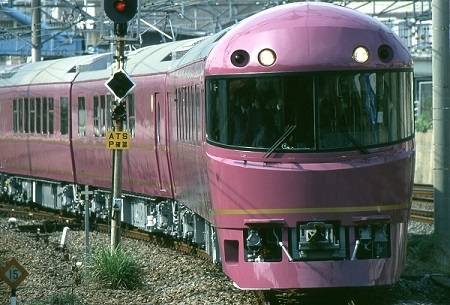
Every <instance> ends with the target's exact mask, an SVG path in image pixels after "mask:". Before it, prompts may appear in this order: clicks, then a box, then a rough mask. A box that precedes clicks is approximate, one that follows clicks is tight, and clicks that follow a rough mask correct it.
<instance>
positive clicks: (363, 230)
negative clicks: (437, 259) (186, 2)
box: [0, 2, 415, 289]
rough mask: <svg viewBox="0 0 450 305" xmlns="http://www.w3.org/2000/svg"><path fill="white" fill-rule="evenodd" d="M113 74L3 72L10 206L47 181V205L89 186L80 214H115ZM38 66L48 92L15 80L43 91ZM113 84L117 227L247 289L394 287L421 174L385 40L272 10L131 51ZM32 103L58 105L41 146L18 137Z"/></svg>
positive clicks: (302, 6)
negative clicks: (119, 201)
mask: <svg viewBox="0 0 450 305" xmlns="http://www.w3.org/2000/svg"><path fill="white" fill-rule="evenodd" d="M111 59H112V57H111V55H100V56H91V57H83V58H78V59H66V60H59V61H51V62H48V63H37V64H31V65H24V66H23V67H18V68H15V69H11V70H10V71H6V72H5V73H3V74H2V79H1V80H0V107H1V108H0V109H1V112H0V115H1V118H2V120H1V123H0V124H1V125H0V126H1V128H2V130H1V131H2V133H1V138H0V141H1V142H2V144H3V143H4V144H5V145H2V148H1V149H0V151H1V154H0V158H1V159H0V162H1V163H0V165H1V167H0V172H1V173H2V174H1V177H2V180H5V179H6V180H7V182H8V183H9V185H8V188H7V189H8V191H7V193H8V194H9V195H11V194H12V193H16V194H19V195H20V194H23V193H24V192H23V191H21V190H20V188H22V189H23V188H25V189H27V192H25V193H27V194H30V195H31V197H33V199H36V197H37V196H36V191H35V189H34V188H33V187H32V185H33V183H41V182H40V181H43V182H44V183H45V184H46V185H48V184H50V185H51V188H53V189H54V190H53V191H47V188H48V187H45V188H44V187H42V188H40V189H42V190H44V189H45V190H46V191H45V193H46V196H44V197H45V200H41V201H40V203H41V204H44V203H43V201H46V202H47V199H49V200H50V201H51V198H50V197H51V196H56V197H58V198H62V199H61V200H64V202H69V201H71V202H72V203H76V202H79V201H77V200H76V195H75V193H76V192H77V188H79V187H80V186H82V185H89V186H93V187H95V188H96V189H95V191H94V193H95V195H94V201H95V204H94V205H93V208H91V209H93V210H95V211H96V212H98V211H99V210H106V209H107V208H108V207H109V206H110V200H111V194H110V178H111V165H110V164H111V152H110V151H109V150H107V149H106V147H105V146H106V138H105V135H106V132H107V131H108V130H111V128H112V121H111V114H110V109H111V108H112V105H113V104H114V102H113V98H112V97H111V95H110V94H109V93H108V91H107V89H106V88H105V86H104V83H105V81H106V80H107V79H108V78H109V76H110V75H111V73H112V71H113V67H111V66H110V63H111ZM47 66H48V67H49V69H50V68H51V67H52V66H53V67H58V69H59V70H58V71H59V72H58V73H59V74H58V75H57V74H56V72H55V73H54V74H53V76H54V77H55V79H59V81H58V82H56V81H55V82H53V81H48V83H46V82H45V81H42V84H38V83H37V82H36V81H35V80H34V79H33V78H32V77H29V79H28V80H26V78H25V76H23V79H22V78H15V77H14V75H20V73H22V74H23V75H25V74H26V72H25V71H26V67H32V69H33V70H34V71H35V72H33V73H34V75H42V76H43V75H47V74H48V73H49V71H52V70H51V69H50V70H49V69H47V68H46V67H47ZM44 68H45V69H44ZM125 69H126V71H127V72H128V73H129V74H130V76H131V78H132V79H133V81H134V82H135V83H136V84H137V86H136V87H135V89H134V90H133V91H132V92H131V94H130V95H129V96H128V97H127V98H126V99H125V100H124V102H123V103H122V105H124V106H125V107H126V110H127V114H128V116H127V121H126V124H125V125H126V130H128V131H129V132H130V134H131V148H130V149H129V150H126V151H125V152H124V155H123V197H124V206H123V209H122V220H123V221H125V222H127V223H130V224H132V225H135V226H137V227H138V228H140V229H143V230H147V231H149V232H162V233H166V234H170V235H171V236H173V237H174V238H179V239H184V240H186V241H188V242H191V243H193V244H196V245H197V246H198V247H201V248H203V249H205V251H206V252H207V253H209V254H210V255H211V256H212V257H213V260H214V261H216V262H221V263H222V266H223V270H224V272H225V273H226V274H227V275H228V276H229V277H230V279H231V280H233V281H234V283H235V284H236V286H237V287H240V288H242V289H287V288H312V287H343V286H370V285H383V284H390V283H394V282H395V281H396V280H397V279H398V278H399V276H400V274H401V272H402V269H403V267H404V265H405V257H406V253H405V251H406V234H407V221H408V214H409V209H410V203H411V197H412V185H413V173H414V158H415V154H414V150H415V148H414V120H413V107H412V106H413V104H412V60H411V57H410V55H409V53H408V51H407V48H406V47H405V46H404V45H403V44H402V43H401V41H400V40H399V39H398V37H396V36H395V35H394V34H393V33H392V32H391V31H390V30H389V29H388V28H386V27H385V26H384V25H382V24H381V23H380V22H378V21H376V20H374V19H372V18H370V17H368V16H366V15H364V14H362V13H358V12H356V11H353V10H350V9H347V8H342V7H339V6H335V5H330V4H324V3H312V2H306V3H294V4H287V5H280V6H278V7H275V8H272V9H268V10H266V11H263V12H261V13H258V14H256V15H254V16H252V17H250V18H248V19H246V20H244V21H242V22H240V23H239V24H237V25H235V26H234V27H232V28H230V29H226V30H224V31H222V32H220V33H217V34H215V35H212V36H209V37H205V38H202V39H193V40H188V41H182V42H173V43H167V44H162V45H158V46H152V47H148V48H143V49H140V50H136V51H133V52H131V53H130V54H128V55H127V63H126V67H125ZM8 73H9V74H8ZM50 74H51V72H50ZM49 80H50V79H49ZM31 84H32V85H31ZM39 90H41V91H39ZM42 90H46V92H51V94H52V96H51V97H52V99H53V101H54V103H53V115H54V117H53V119H52V120H53V121H58V122H60V126H59V127H55V129H54V131H55V135H52V134H51V132H50V130H49V127H48V123H47V125H46V126H47V132H46V133H44V132H43V130H42V128H44V127H42V122H43V118H42V114H41V113H42V110H40V111H39V114H40V115H41V117H39V120H40V122H41V123H40V124H39V126H40V127H39V128H40V131H39V132H38V131H37V130H36V128H37V127H34V128H35V130H34V133H32V134H30V132H28V133H26V132H25V130H26V129H25V128H28V131H30V130H29V129H30V126H31V125H24V123H23V120H24V119H25V118H26V121H27V122H31V121H32V120H34V122H36V121H37V120H38V116H37V112H36V110H35V111H34V112H31V109H32V108H30V103H29V101H30V100H31V98H35V99H36V98H38V97H39V96H41V97H43V94H44V93H43V92H45V91H42ZM15 91H21V92H22V93H23V94H22V95H23V96H22V97H20V96H17V97H15V96H13V95H14V94H13V92H15ZM11 94H13V95H11ZM47 97H48V96H47ZM25 98H27V99H28V104H27V106H24V105H25ZM16 99H17V100H16ZM66 99H67V100H66ZM35 101H36V100H35ZM47 103H48V100H47ZM66 103H67V107H68V108H67V125H65V124H66V123H64V124H63V122H66V120H65V117H66V112H65V106H64V105H66ZM14 105H16V106H14ZM35 105H37V104H35ZM24 107H25V108H24ZM35 107H37V106H35ZM48 107H49V106H47V112H46V113H49V111H48V109H49V108H48ZM5 109H6V111H5ZM15 109H17V110H15ZM18 109H21V110H18ZM24 109H28V112H26V113H27V114H25V112H24ZM69 114H70V115H69ZM57 115H59V116H60V117H59V118H58V117H57ZM47 122H49V117H47ZM35 125H36V124H34V125H33V126H35ZM26 126H28V127H26ZM55 126H56V125H55ZM64 126H67V131H66V130H65V129H64ZM57 128H59V130H58V132H56V130H57ZM38 144H39V145H38ZM9 146H15V147H14V148H11V147H9ZM56 151H58V153H56ZM43 154H45V157H42V155H43ZM47 157H51V159H49V158H47ZM11 165H15V166H11ZM5 177H6V178H5ZM14 181H16V182H14ZM17 181H19V182H17ZM61 181H62V182H61ZM12 182H14V183H12ZM78 191H79V189H78ZM16 197H17V196H16ZM19 197H20V196H19ZM55 208H58V206H55Z"/></svg>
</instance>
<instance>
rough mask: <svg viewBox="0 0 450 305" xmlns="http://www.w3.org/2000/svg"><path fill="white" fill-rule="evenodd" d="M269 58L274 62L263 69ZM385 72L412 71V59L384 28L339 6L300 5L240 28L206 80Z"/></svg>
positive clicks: (214, 53)
mask: <svg viewBox="0 0 450 305" xmlns="http://www.w3.org/2000/svg"><path fill="white" fill-rule="evenodd" d="M361 46H363V47H365V49H366V50H368V53H369V55H370V56H369V58H368V60H367V61H365V62H364V63H360V62H357V61H356V60H355V58H354V51H355V50H357V48H358V47H361ZM380 50H381V51H380ZM268 54H270V55H271V56H270V58H274V62H272V63H270V64H265V63H260V60H259V57H260V56H263V55H264V56H267V55H268ZM380 54H383V56H386V57H385V58H381V57H380ZM265 58H267V57H263V58H262V59H265ZM233 60H235V61H236V60H239V62H233ZM387 68H399V69H400V68H405V69H411V68H412V58H411V56H410V54H409V52H408V48H407V47H406V45H404V43H403V42H402V41H401V40H400V38H399V37H398V36H397V35H395V34H394V33H393V32H392V31H391V30H390V29H389V28H387V27H386V26H385V25H384V24H382V23H381V22H379V21H377V20H375V19H374V18H372V17H370V16H367V15H365V14H363V13H360V12H358V11H355V10H352V9H348V8H345V7H341V6H338V5H333V4H328V3H322V2H320V3H319V2H296V3H290V4H283V5H279V6H277V7H275V8H272V9H270V10H265V11H262V12H259V13H257V14H255V15H253V16H252V17H250V18H247V19H244V20H243V21H241V22H240V23H239V24H237V25H236V26H235V27H234V28H233V29H231V30H230V31H229V32H228V33H227V34H226V35H225V36H224V37H223V38H222V39H220V41H219V42H218V43H217V44H216V46H215V47H214V48H213V49H212V50H211V53H210V55H209V56H208V59H207V60H206V68H205V69H206V70H205V75H206V76H208V75H211V76H212V75H224V74H230V75H232V74H236V73H239V74H245V73H248V74H249V73H278V72H296V71H297V72H298V71H332V70H351V69H368V70H370V69H387Z"/></svg>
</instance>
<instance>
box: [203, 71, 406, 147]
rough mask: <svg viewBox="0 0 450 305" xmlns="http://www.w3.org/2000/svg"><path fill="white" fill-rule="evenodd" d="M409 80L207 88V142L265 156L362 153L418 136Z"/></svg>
mask: <svg viewBox="0 0 450 305" xmlns="http://www.w3.org/2000/svg"><path fill="white" fill-rule="evenodd" d="M411 86H412V74H411V72H405V71H389V72H385V71H381V72H380V71H374V72H371V71H365V72H352V71H347V72H346V71H343V72H342V71H340V72H320V73H317V72H315V73H302V74H297V75H293V74H289V75H279V76H270V77H265V76H260V77H246V78H223V79H220V78H210V79H208V80H207V83H206V90H207V92H206V99H207V100H206V117H205V123H206V138H207V141H208V142H210V143H213V144H214V143H216V144H218V145H224V146H233V147H237V148H239V147H242V148H245V149H255V150H263V151H271V150H272V149H274V150H283V151H295V150H303V151H305V150H307V151H309V150H324V151H330V150H345V149H347V150H360V151H362V152H367V150H366V147H375V146H379V145H383V144H386V143H392V142H398V141H401V140H403V139H405V138H408V137H410V136H412V135H413V132H414V121H413V109H412V97H411V90H410V88H411Z"/></svg>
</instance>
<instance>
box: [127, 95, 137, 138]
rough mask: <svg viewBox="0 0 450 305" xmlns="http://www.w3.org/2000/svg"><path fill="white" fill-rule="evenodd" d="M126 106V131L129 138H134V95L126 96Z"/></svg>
mask: <svg viewBox="0 0 450 305" xmlns="http://www.w3.org/2000/svg"><path fill="white" fill-rule="evenodd" d="M127 105H128V112H127V114H128V116H127V118H128V122H126V126H127V127H128V131H129V132H130V136H131V138H135V137H136V134H135V132H136V114H135V105H134V94H129V95H128V96H127Z"/></svg>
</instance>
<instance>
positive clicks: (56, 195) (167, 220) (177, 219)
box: [0, 174, 220, 263]
mask: <svg viewBox="0 0 450 305" xmlns="http://www.w3.org/2000/svg"><path fill="white" fill-rule="evenodd" d="M0 182H1V197H2V200H3V201H7V202H10V203H16V204H21V205H28V206H30V207H36V208H42V209H47V210H52V211H60V212H61V213H67V214H68V215H72V216H78V217H80V218H81V219H84V217H85V212H84V211H85V206H86V202H87V203H88V205H89V212H90V219H92V220H93V221H95V222H97V221H100V222H109V221H110V218H111V217H110V216H111V205H112V204H110V203H111V202H112V195H111V190H108V189H100V188H92V187H89V186H86V185H76V184H72V183H61V182H56V181H50V180H41V179H34V178H29V177H22V176H11V175H7V174H0ZM85 194H87V196H88V197H87V198H86V195H85ZM122 199H123V203H122V204H123V205H122V209H121V221H122V224H123V225H125V226H128V227H133V228H136V229H138V230H141V231H145V232H149V233H150V234H164V235H168V236H170V237H172V238H174V239H177V240H182V241H184V242H185V243H187V244H192V245H195V246H197V247H198V248H200V249H203V250H204V251H205V252H206V253H207V254H208V255H209V256H211V258H212V261H213V262H214V263H219V262H220V254H219V248H218V241H217V236H216V234H217V233H216V228H215V227H214V226H213V225H212V224H211V223H209V222H208V221H206V220H205V219H204V218H202V217H201V216H200V215H198V214H196V213H194V212H193V211H191V210H189V209H188V208H187V207H186V206H184V205H182V204H180V203H179V202H177V201H176V200H173V199H170V198H161V197H147V196H142V195H137V194H129V193H123V194H122Z"/></svg>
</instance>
